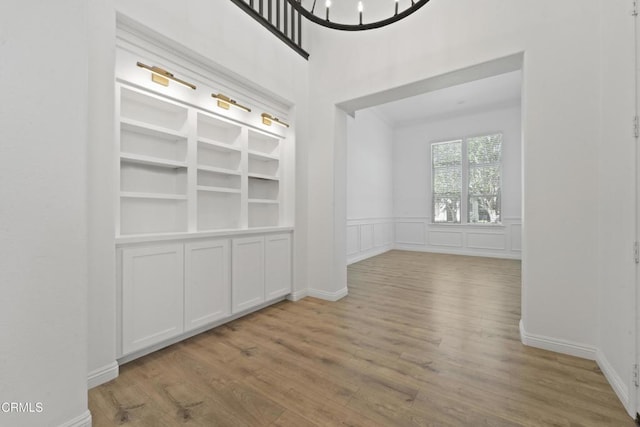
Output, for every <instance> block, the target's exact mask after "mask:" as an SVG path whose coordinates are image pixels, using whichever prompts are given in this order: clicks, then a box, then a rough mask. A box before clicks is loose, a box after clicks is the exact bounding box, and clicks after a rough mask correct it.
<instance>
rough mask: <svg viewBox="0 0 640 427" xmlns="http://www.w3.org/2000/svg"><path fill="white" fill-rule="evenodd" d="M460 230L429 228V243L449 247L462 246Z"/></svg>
mask: <svg viewBox="0 0 640 427" xmlns="http://www.w3.org/2000/svg"><path fill="white" fill-rule="evenodd" d="M463 237H464V236H463V233H462V231H436V230H429V244H430V245H431V246H447V247H450V248H461V247H462V238H463Z"/></svg>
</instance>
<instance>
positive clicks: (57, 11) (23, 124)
mask: <svg viewBox="0 0 640 427" xmlns="http://www.w3.org/2000/svg"><path fill="white" fill-rule="evenodd" d="M86 14H87V6H86V2H84V1H81V0H61V1H57V2H38V4H37V6H36V5H34V2H24V1H3V2H1V3H0V58H2V60H1V61H0V99H2V102H0V170H1V171H2V178H1V179H0V198H1V199H2V202H1V203H0V277H2V279H1V283H2V298H0V336H1V337H2V351H1V352H0V379H1V380H0V401H2V402H22V403H31V404H32V405H35V403H36V402H41V403H42V405H43V411H42V412H41V413H26V414H24V413H4V412H0V425H3V426H18V427H19V426H45V425H46V426H59V425H62V424H63V423H67V422H70V421H72V420H75V421H76V422H77V424H74V425H78V426H79V425H88V424H87V423H90V414H89V412H88V411H87V392H86V390H87V388H86V385H87V310H86V307H87V302H86V298H87V255H86V254H87V194H86V192H87V187H86V166H87V163H86V160H85V159H86V154H87V148H86V147H87V107H88V89H87V66H88V65H87V64H88V46H87V21H86ZM32 408H35V406H32Z"/></svg>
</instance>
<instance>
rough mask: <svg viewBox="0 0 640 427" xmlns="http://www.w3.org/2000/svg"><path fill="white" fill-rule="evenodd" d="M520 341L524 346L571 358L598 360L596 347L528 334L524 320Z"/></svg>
mask: <svg viewBox="0 0 640 427" xmlns="http://www.w3.org/2000/svg"><path fill="white" fill-rule="evenodd" d="M520 341H522V344H524V345H526V346H529V347H535V348H541V349H543V350H549V351H555V352H556V353H562V354H568V355H570V356H576V357H581V358H583V359H589V360H596V348H595V347H593V346H590V345H586V344H581V343H576V342H573V341H568V340H563V339H560V338H553V337H547V336H544V335H537V334H530V333H527V331H526V330H525V329H524V323H523V322H522V319H520Z"/></svg>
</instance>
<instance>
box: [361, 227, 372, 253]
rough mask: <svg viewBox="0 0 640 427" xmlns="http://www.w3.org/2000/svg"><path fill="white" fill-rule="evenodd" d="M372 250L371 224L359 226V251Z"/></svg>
mask: <svg viewBox="0 0 640 427" xmlns="http://www.w3.org/2000/svg"><path fill="white" fill-rule="evenodd" d="M372 248H373V224H362V225H361V226H360V251H361V252H364V251H368V250H369V249H372Z"/></svg>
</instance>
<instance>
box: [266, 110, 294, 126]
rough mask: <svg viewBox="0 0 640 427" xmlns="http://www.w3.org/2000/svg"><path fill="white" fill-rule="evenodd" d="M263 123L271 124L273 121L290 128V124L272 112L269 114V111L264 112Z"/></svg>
mask: <svg viewBox="0 0 640 427" xmlns="http://www.w3.org/2000/svg"><path fill="white" fill-rule="evenodd" d="M262 123H264V124H265V125H267V126H271V123H275V124H277V125H280V126H282V127H285V128H288V127H289V125H288V124H287V123H285V122H283V121H281V120H280V119H279V118H277V117H273V116H272V115H271V114H267V113H262Z"/></svg>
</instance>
